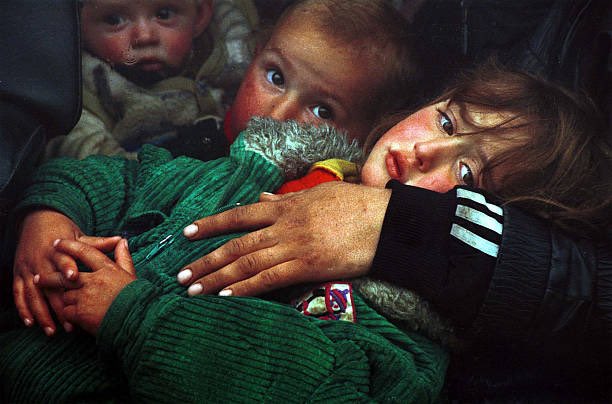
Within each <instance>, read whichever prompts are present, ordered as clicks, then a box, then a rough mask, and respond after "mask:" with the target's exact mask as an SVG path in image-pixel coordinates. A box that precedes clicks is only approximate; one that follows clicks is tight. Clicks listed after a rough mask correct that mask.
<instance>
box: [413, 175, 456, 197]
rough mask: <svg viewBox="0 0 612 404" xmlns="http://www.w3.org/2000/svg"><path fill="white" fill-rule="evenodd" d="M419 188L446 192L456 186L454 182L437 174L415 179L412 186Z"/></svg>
mask: <svg viewBox="0 0 612 404" xmlns="http://www.w3.org/2000/svg"><path fill="white" fill-rule="evenodd" d="M410 185H414V186H416V187H419V188H425V189H429V190H430V191H435V192H442V193H443V192H447V191H450V190H451V189H453V187H454V186H455V185H457V184H456V182H455V181H453V180H451V179H450V178H448V177H447V176H443V175H438V174H425V176H424V177H422V178H419V179H417V180H416V181H415V182H414V183H413V184H410Z"/></svg>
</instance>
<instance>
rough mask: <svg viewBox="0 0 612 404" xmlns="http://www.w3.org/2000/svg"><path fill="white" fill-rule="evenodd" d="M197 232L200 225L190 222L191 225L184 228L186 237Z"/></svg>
mask: <svg viewBox="0 0 612 404" xmlns="http://www.w3.org/2000/svg"><path fill="white" fill-rule="evenodd" d="M197 232H198V226H196V225H195V224H190V225H189V226H187V227H185V228H184V229H183V234H184V235H185V237H191V236H195V234H196V233H197Z"/></svg>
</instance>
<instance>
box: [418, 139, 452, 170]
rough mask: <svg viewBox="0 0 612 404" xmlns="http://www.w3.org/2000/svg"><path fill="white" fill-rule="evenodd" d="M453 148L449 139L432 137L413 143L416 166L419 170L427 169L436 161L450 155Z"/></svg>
mask: <svg viewBox="0 0 612 404" xmlns="http://www.w3.org/2000/svg"><path fill="white" fill-rule="evenodd" d="M452 149H453V142H452V141H451V139H432V140H427V141H424V142H417V143H415V144H414V157H415V160H416V167H417V169H418V170H419V171H421V172H427V171H429V170H430V169H431V168H432V167H433V166H434V164H436V162H437V161H441V160H443V159H444V158H445V157H447V156H450V154H451V152H452Z"/></svg>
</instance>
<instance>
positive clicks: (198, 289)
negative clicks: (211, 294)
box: [187, 283, 204, 296]
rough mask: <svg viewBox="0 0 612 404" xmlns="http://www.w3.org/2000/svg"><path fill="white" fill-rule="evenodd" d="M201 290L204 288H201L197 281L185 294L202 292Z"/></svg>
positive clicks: (193, 294)
mask: <svg viewBox="0 0 612 404" xmlns="http://www.w3.org/2000/svg"><path fill="white" fill-rule="evenodd" d="M202 290H204V288H202V285H200V284H199V283H194V284H193V285H191V286H190V287H189V288H188V289H187V294H188V295H189V296H195V295H199V294H200V293H202Z"/></svg>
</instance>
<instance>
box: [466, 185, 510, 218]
mask: <svg viewBox="0 0 612 404" xmlns="http://www.w3.org/2000/svg"><path fill="white" fill-rule="evenodd" d="M457 198H465V199H471V200H473V201H474V202H477V203H480V204H481V205H484V206H486V207H487V208H488V209H489V210H490V211H491V212H493V213H496V214H498V215H500V216H501V215H503V213H504V211H503V209H502V208H500V207H499V206H497V205H493V204H492V203H489V202H487V200H486V199H485V197H484V195H482V194H479V193H477V192H474V191H470V190H467V189H464V188H457Z"/></svg>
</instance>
